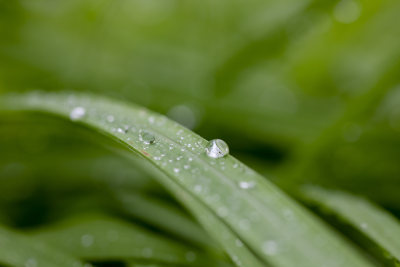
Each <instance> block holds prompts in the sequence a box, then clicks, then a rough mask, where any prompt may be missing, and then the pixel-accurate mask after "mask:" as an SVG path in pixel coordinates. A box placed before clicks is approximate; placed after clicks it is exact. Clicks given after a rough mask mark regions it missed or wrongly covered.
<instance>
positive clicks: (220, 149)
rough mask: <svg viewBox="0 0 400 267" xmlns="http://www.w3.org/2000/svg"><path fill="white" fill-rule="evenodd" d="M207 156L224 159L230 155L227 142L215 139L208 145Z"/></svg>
mask: <svg viewBox="0 0 400 267" xmlns="http://www.w3.org/2000/svg"><path fill="white" fill-rule="evenodd" d="M206 152H207V156H209V157H210V158H214V159H217V158H222V157H225V156H226V155H228V154H229V147H228V145H227V143H225V141H223V140H221V139H214V140H211V141H210V142H209V143H208V146H207V148H206Z"/></svg>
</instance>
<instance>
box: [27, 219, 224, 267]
mask: <svg viewBox="0 0 400 267" xmlns="http://www.w3.org/2000/svg"><path fill="white" fill-rule="evenodd" d="M33 234H34V236H35V238H36V239H38V240H42V241H43V242H46V243H48V244H51V245H53V246H55V247H57V248H59V249H63V250H65V251H68V252H69V253H70V254H72V255H74V256H76V257H79V258H84V259H87V260H91V261H103V260H132V259H140V260H151V261H154V262H159V263H168V264H175V265H188V266H189V265H190V266H219V265H218V263H216V262H215V261H213V260H212V259H210V258H209V257H208V256H207V255H205V254H204V253H202V252H200V251H197V250H195V249H193V248H190V247H185V246H183V245H181V244H179V243H176V242H174V241H172V240H169V239H166V238H163V237H161V236H158V235H155V234H152V233H151V232H149V231H147V230H146V229H143V228H141V227H138V226H135V225H133V224H128V223H126V222H123V221H119V220H117V219H113V218H109V217H106V216H101V215H92V216H79V217H75V218H72V219H68V220H66V221H63V222H61V223H59V224H57V225H53V226H47V227H45V228H43V229H42V230H39V231H35V232H34V233H33ZM221 266H222V264H221Z"/></svg>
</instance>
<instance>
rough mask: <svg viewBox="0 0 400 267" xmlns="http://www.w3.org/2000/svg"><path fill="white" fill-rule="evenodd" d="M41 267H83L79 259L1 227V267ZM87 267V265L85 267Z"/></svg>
mask: <svg viewBox="0 0 400 267" xmlns="http://www.w3.org/2000/svg"><path fill="white" fill-rule="evenodd" d="M1 264H5V265H7V266H8V265H10V266H26V267H32V266H41V267H54V266H59V267H64V266H65V267H80V266H81V267H83V266H84V264H83V263H81V262H80V261H79V260H78V259H77V258H74V257H72V256H70V255H68V254H65V253H63V252H61V251H59V250H56V249H55V248H53V247H50V246H48V245H47V244H46V243H43V242H40V241H39V240H36V239H34V238H31V237H29V236H24V235H23V234H20V233H17V232H14V231H12V230H9V229H7V228H5V227H2V226H1V227H0V265H1ZM85 266H86V265H85Z"/></svg>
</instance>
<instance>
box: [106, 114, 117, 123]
mask: <svg viewBox="0 0 400 267" xmlns="http://www.w3.org/2000/svg"><path fill="white" fill-rule="evenodd" d="M114 120H115V119H114V116H113V115H108V116H107V121H108V122H110V123H111V122H114Z"/></svg>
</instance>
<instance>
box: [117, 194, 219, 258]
mask: <svg viewBox="0 0 400 267" xmlns="http://www.w3.org/2000/svg"><path fill="white" fill-rule="evenodd" d="M116 198H117V199H118V200H119V202H120V203H121V206H122V209H123V210H124V211H125V212H126V213H127V214H129V215H130V216H133V217H135V218H139V219H141V220H144V221H145V222H146V223H148V224H151V225H153V226H155V227H157V228H159V229H161V230H163V231H166V232H168V233H171V234H173V235H175V236H177V237H179V238H181V239H183V240H185V241H187V242H189V243H191V244H194V245H196V246H200V247H204V248H207V247H208V248H210V250H217V248H218V247H216V246H215V244H214V240H212V239H211V238H210V237H209V236H208V234H207V233H206V232H205V231H204V230H203V228H201V227H200V226H199V225H198V224H197V223H195V222H194V221H193V219H191V218H189V216H188V215H187V214H185V213H184V212H183V211H182V210H180V209H179V208H178V207H176V206H174V205H171V204H170V203H168V202H165V201H162V200H160V199H157V198H154V197H150V196H147V195H145V194H142V193H139V192H135V193H128V192H124V193H122V192H117V193H116ZM154 214H157V216H154Z"/></svg>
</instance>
